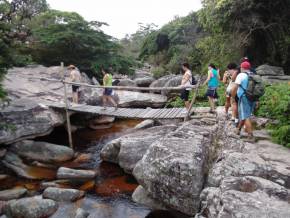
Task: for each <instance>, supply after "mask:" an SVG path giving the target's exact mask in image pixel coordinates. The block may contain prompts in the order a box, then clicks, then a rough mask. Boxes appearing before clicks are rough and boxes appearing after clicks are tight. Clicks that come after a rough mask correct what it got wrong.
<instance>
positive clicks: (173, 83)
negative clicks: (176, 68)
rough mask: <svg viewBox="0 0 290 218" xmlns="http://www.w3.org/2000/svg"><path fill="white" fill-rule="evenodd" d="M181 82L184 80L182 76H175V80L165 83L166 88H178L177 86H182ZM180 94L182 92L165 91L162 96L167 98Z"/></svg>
mask: <svg viewBox="0 0 290 218" xmlns="http://www.w3.org/2000/svg"><path fill="white" fill-rule="evenodd" d="M181 80H182V75H177V76H174V77H173V78H171V79H169V80H168V81H167V82H166V83H165V85H164V87H177V86H180V84H181ZM178 92H180V91H172V90H163V91H162V92H161V94H162V95H166V96H170V95H173V94H176V93H178Z"/></svg>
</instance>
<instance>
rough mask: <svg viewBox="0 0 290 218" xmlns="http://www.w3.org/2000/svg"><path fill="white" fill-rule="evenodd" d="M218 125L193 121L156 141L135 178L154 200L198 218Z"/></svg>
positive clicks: (141, 161) (140, 162)
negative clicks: (210, 153) (214, 135)
mask: <svg viewBox="0 0 290 218" xmlns="http://www.w3.org/2000/svg"><path fill="white" fill-rule="evenodd" d="M215 132H216V127H215V126H212V127H210V126H198V125H195V124H194V123H193V124H192V123H191V122H187V123H184V124H183V125H182V126H181V127H180V128H178V129H177V130H175V131H171V133H170V134H168V135H167V136H166V137H164V138H161V139H159V140H157V141H155V142H154V143H153V144H151V146H150V147H149V149H148V150H147V152H146V154H145V155H144V156H143V158H142V159H141V160H140V161H139V162H138V163H137V165H136V167H135V168H134V171H133V175H134V177H135V178H136V179H137V181H138V183H139V184H140V185H142V187H144V189H145V190H146V191H147V192H148V194H149V195H150V196H152V198H154V199H155V200H157V201H159V202H160V203H162V204H164V205H166V206H167V207H168V208H171V209H174V210H178V211H180V212H182V213H185V214H187V215H194V214H195V213H196V212H197V211H198V209H199V204H200V199H199V194H200V193H201V191H202V189H203V185H204V182H205V178H206V173H207V170H206V168H207V160H208V154H209V147H210V146H211V144H212V140H213V139H212V138H213V137H212V134H214V133H215Z"/></svg>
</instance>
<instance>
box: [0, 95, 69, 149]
mask: <svg viewBox="0 0 290 218" xmlns="http://www.w3.org/2000/svg"><path fill="white" fill-rule="evenodd" d="M64 120H65V119H64V116H63V115H61V114H60V113H57V112H54V111H52V110H51V109H48V108H46V107H44V106H42V105H41V104H39V101H34V100H31V99H25V98H22V99H20V100H15V101H13V102H11V104H10V105H9V106H8V107H6V108H4V109H3V110H1V112H0V123H4V124H6V125H4V126H3V127H2V128H1V129H0V144H11V143H13V142H16V141H21V140H23V139H28V138H35V137H38V136H43V135H46V134H49V133H50V132H51V131H52V130H53V128H54V127H55V126H58V125H61V124H63V123H64Z"/></svg>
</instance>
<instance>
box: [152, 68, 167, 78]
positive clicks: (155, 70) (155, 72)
mask: <svg viewBox="0 0 290 218" xmlns="http://www.w3.org/2000/svg"><path fill="white" fill-rule="evenodd" d="M151 73H152V74H153V76H154V78H155V79H158V78H160V77H162V76H165V75H166V71H165V69H164V68H163V67H154V68H153V69H152V70H151Z"/></svg>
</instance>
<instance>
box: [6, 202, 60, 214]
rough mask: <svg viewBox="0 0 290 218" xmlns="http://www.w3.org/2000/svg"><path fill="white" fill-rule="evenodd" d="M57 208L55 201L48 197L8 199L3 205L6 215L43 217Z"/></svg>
mask: <svg viewBox="0 0 290 218" xmlns="http://www.w3.org/2000/svg"><path fill="white" fill-rule="evenodd" d="M57 208H58V205H57V203H56V202H55V201H53V200H50V199H42V198H41V197H33V198H22V199H19V200H12V201H9V202H8V204H7V205H6V206H5V207H4V214H5V215H6V216H7V217H17V218H43V217H49V216H51V215H52V214H54V212H55V211H56V210H57Z"/></svg>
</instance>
